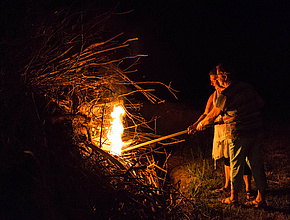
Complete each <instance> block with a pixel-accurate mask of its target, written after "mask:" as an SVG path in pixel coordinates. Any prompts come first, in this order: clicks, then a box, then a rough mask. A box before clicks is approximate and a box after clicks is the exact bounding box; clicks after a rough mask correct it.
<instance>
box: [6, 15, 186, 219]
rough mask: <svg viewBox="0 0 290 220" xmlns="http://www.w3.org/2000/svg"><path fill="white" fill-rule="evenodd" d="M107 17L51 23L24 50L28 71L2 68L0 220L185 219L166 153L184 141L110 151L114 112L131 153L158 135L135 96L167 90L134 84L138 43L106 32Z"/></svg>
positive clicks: (52, 18) (52, 19) (51, 19)
mask: <svg viewBox="0 0 290 220" xmlns="http://www.w3.org/2000/svg"><path fill="white" fill-rule="evenodd" d="M110 16H111V12H110V13H104V14H101V15H98V16H96V15H95V14H94V13H89V12H88V13H86V12H85V11H82V12H76V11H74V12H72V11H69V10H60V11H56V12H55V13H53V14H51V15H49V16H45V19H43V20H42V22H37V25H36V26H35V27H34V29H33V30H34V32H32V33H31V34H30V38H29V39H28V40H27V41H26V45H28V46H26V47H25V48H22V49H23V50H24V51H25V54H29V55H27V56H26V57H23V60H22V63H23V62H24V61H25V60H27V61H28V62H27V63H26V65H25V66H23V68H19V66H20V67H21V65H15V66H13V65H11V66H10V67H9V68H6V69H2V70H1V71H2V72H1V86H2V89H1V100H0V101H1V105H0V106H1V114H0V115H1V181H2V180H3V181H2V182H1V192H0V194H1V195H3V196H2V198H1V210H0V212H1V213H2V214H1V216H0V218H1V219H5V218H8V216H9V217H15V218H20V217H21V218H24V219H25V218H27V219H103V218H106V219H119V218H126V219H128V218H129V219H130V218H134V219H140V218H150V219H165V218H170V216H178V215H182V214H180V213H179V214H178V213H177V212H178V211H177V210H178V206H177V204H176V203H175V201H174V199H173V198H174V196H173V194H174V192H173V191H172V189H170V187H169V186H168V184H167V182H166V177H167V161H168V158H169V157H170V152H168V150H166V148H165V147H164V146H163V145H162V144H165V145H168V144H172V143H175V142H178V140H175V139H171V140H169V141H167V142H166V143H159V144H158V145H150V146H144V147H142V148H138V149H136V150H133V151H128V152H126V153H124V154H123V155H122V156H116V155H112V154H110V153H109V152H108V151H106V150H104V149H106V147H107V146H106V145H107V140H106V132H108V126H109V124H110V120H111V118H110V113H111V111H112V108H113V106H114V105H121V106H123V108H124V109H125V111H126V118H125V121H126V123H125V131H124V138H125V141H130V142H131V145H132V144H138V143H141V142H145V141H148V140H151V139H154V138H156V137H158V135H156V134H155V133H154V126H153V128H152V126H151V124H156V121H155V122H154V121H153V122H152V121H146V120H145V119H144V118H143V117H142V115H141V114H140V113H139V111H140V108H142V103H141V102H140V101H139V99H137V98H136V95H137V97H138V95H139V97H140V94H142V96H143V97H145V100H147V101H149V102H152V103H160V102H163V100H161V99H159V98H158V97H156V96H155V95H153V94H152V91H153V89H148V88H147V89H144V88H143V87H141V86H142V85H144V86H145V85H154V83H155V84H156V83H159V84H162V83H160V82H136V81H133V80H131V77H134V74H137V70H136V65H137V63H138V61H139V59H140V58H141V57H143V56H145V55H140V54H131V53H130V43H131V42H134V41H136V40H138V39H137V38H134V39H127V40H124V34H122V33H121V34H115V35H113V34H112V32H109V31H107V29H106V24H107V23H108V22H109V20H110V19H109V18H110ZM11 72H12V73H11ZM162 85H163V86H165V87H166V88H167V89H168V91H169V92H170V93H172V95H174V92H175V91H174V90H173V89H172V88H171V87H170V85H169V86H167V85H164V84H162ZM152 118H153V117H152ZM150 123H151V124H150Z"/></svg>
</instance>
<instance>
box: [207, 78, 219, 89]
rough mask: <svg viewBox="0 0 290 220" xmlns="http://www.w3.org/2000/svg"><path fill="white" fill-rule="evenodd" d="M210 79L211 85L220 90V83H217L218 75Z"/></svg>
mask: <svg viewBox="0 0 290 220" xmlns="http://www.w3.org/2000/svg"><path fill="white" fill-rule="evenodd" d="M209 78H210V82H211V85H212V86H214V88H215V89H218V88H219V83H218V81H217V76H216V75H210V76H209Z"/></svg>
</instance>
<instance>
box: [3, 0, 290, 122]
mask: <svg viewBox="0 0 290 220" xmlns="http://www.w3.org/2000/svg"><path fill="white" fill-rule="evenodd" d="M288 5H289V3H288V4H287V3H282V2H281V1H279V2H272V3H270V2H265V1H263V2H261V3H258V2H253V1H242V2H239V3H237V2H232V1H188V0H167V1H152V0H146V1H145V0H138V1H137V0H127V1H112V0H106V1H105V0H99V1H88V0H86V1H72V0H67V1H64V0H63V1H52V0H42V1H33V0H30V1H29V0H27V1H22V0H21V1H20V0H9V1H7V0H6V1H2V3H1V5H0V6H1V23H2V25H1V30H0V31H1V41H0V42H1V44H0V45H1V50H2V48H3V47H6V46H7V44H17V43H18V44H20V43H21V39H22V37H21V35H23V34H25V33H26V28H27V24H25V20H24V18H25V17H27V15H28V14H35V15H39V14H40V13H43V14H45V13H47V12H52V11H53V10H59V9H60V8H62V7H72V8H80V9H86V8H89V9H102V10H104V11H105V10H112V9H114V15H113V16H112V23H111V24H112V31H113V32H116V33H117V32H125V37H128V38H131V37H138V38H139V40H138V42H137V43H135V44H134V45H133V47H132V53H141V54H148V57H146V58H144V59H142V60H141V63H140V64H139V66H138V68H139V74H140V76H142V77H141V78H142V80H146V81H151V80H158V81H161V82H163V83H166V84H168V83H170V82H172V86H173V88H175V89H177V90H179V91H180V92H179V93H178V97H179V99H178V100H175V99H174V98H173V96H171V95H170V94H169V93H168V92H167V91H165V90H164V89H162V88H161V89H160V90H159V91H157V95H159V96H161V98H165V99H166V100H167V101H170V102H171V101H172V102H180V103H188V104H190V105H192V106H193V107H194V108H197V109H203V108H204V105H205V103H206V100H207V98H208V96H209V95H210V94H211V93H212V92H213V87H211V86H210V83H209V79H208V78H209V77H208V72H209V71H210V70H211V69H212V68H213V67H214V66H215V65H216V64H217V63H219V62H221V61H228V60H229V61H231V62H233V63H234V64H235V67H236V70H237V76H238V78H239V79H240V80H243V81H246V82H249V83H250V84H252V85H253V86H254V87H255V88H256V90H257V91H258V92H259V93H260V94H261V96H262V97H263V98H264V100H265V101H266V106H265V114H266V115H267V116H270V117H273V118H279V119H283V120H285V119H287V120H288V119H289V113H288V112H289V111H288V103H289V92H288V89H287V87H288V85H289V72H288V70H289V67H290V65H289V59H288V58H289V51H290V50H289V49H290V45H289V39H290V38H289V37H290V36H289V24H290V22H289V17H290V16H289V6H288ZM126 12H127V13H126ZM35 19H37V16H35ZM1 55H2V56H1V59H2V63H3V59H6V57H5V54H3V53H2V52H1Z"/></svg>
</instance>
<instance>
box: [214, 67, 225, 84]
mask: <svg viewBox="0 0 290 220" xmlns="http://www.w3.org/2000/svg"><path fill="white" fill-rule="evenodd" d="M216 72H217V81H218V83H219V84H220V85H221V86H224V85H225V77H224V76H223V75H222V74H223V72H222V71H221V70H220V69H219V68H217V71H216Z"/></svg>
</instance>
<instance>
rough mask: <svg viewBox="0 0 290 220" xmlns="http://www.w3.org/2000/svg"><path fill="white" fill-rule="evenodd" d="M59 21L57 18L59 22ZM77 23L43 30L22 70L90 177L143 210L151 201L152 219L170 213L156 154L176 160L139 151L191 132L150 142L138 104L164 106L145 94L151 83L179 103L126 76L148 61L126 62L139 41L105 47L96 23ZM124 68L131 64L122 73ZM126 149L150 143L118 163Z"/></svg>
mask: <svg viewBox="0 0 290 220" xmlns="http://www.w3.org/2000/svg"><path fill="white" fill-rule="evenodd" d="M61 13H62V12H60V14H57V16H58V17H61V16H62V15H63V14H61ZM78 16H80V14H74V15H71V16H69V17H64V18H63V20H62V21H59V23H57V24H51V26H47V27H46V26H41V27H40V30H39V33H47V34H45V35H42V34H41V35H38V36H36V38H38V39H39V41H38V42H40V45H37V47H36V50H35V52H34V56H33V57H32V59H31V60H30V62H29V63H28V65H27V66H26V67H25V69H24V70H23V72H24V73H23V76H24V77H25V80H26V82H27V85H28V87H29V88H30V89H31V91H33V92H34V93H36V94H38V95H40V96H42V97H44V98H45V99H46V101H47V108H46V109H47V111H48V114H50V117H51V118H54V120H51V122H62V121H64V120H70V121H71V122H72V128H73V140H74V144H75V145H76V146H78V147H79V152H80V154H81V155H82V157H83V159H84V162H83V164H84V167H86V169H88V170H90V171H92V172H94V173H100V175H102V176H106V177H110V178H111V183H112V185H113V186H114V188H115V189H116V190H124V191H127V192H128V193H130V197H131V198H132V200H134V201H137V202H140V203H141V204H143V205H144V204H146V203H148V198H150V199H151V200H152V201H151V202H149V203H150V204H149V205H148V206H150V209H151V210H153V212H157V210H160V209H161V208H163V209H164V210H165V209H166V208H165V207H166V202H165V201H164V200H163V199H162V194H163V193H164V191H163V190H162V186H163V185H164V183H165V180H166V173H167V172H166V164H163V165H162V166H159V165H157V164H158V163H157V162H156V161H155V159H154V156H153V154H154V153H155V154H160V153H162V154H164V155H165V157H166V158H165V163H166V162H167V160H168V157H169V156H170V154H167V152H166V151H165V149H163V150H164V151H165V153H163V152H162V149H160V148H159V149H158V151H157V150H154V149H153V148H152V145H151V146H150V149H149V148H148V149H146V148H141V146H145V145H149V144H153V143H156V142H158V141H161V140H165V139H169V138H173V137H175V136H177V135H181V134H184V133H185V131H182V132H179V133H176V134H172V135H168V136H166V137H161V138H158V139H156V140H152V139H153V138H155V137H156V136H157V135H155V134H152V133H148V132H147V131H148V130H149V131H150V132H152V131H153V129H152V128H151V127H150V126H149V123H148V122H147V121H146V120H145V119H144V118H143V117H142V115H140V113H139V112H138V110H140V108H141V104H140V103H134V101H133V98H132V97H133V95H134V94H136V93H142V94H143V95H144V96H145V97H146V98H147V99H148V100H149V101H150V102H152V103H161V102H164V100H162V99H160V98H158V97H157V96H155V95H154V94H152V93H151V92H152V91H154V89H143V88H142V87H141V86H140V85H141V84H145V83H147V84H152V85H153V84H161V85H163V86H165V87H166V88H167V89H168V91H169V92H170V93H172V94H173V95H174V97H176V95H175V92H176V91H175V90H174V89H173V88H172V87H171V85H168V86H167V85H165V84H163V83H160V82H134V81H133V80H131V79H130V78H129V77H128V76H127V73H135V72H137V70H136V69H134V68H135V65H136V64H137V62H138V61H139V59H140V58H141V57H145V56H146V55H142V54H138V55H135V54H128V51H129V50H128V47H130V43H131V42H132V41H135V40H138V38H133V39H128V40H125V41H124V43H118V38H121V37H122V36H123V33H120V34H117V35H115V36H111V37H108V39H107V40H101V39H102V38H101V35H100V34H99V30H98V26H97V25H96V24H94V22H88V23H83V20H84V19H83V18H82V19H79V18H78ZM106 16H109V15H108V14H107V15H106ZM106 16H103V17H102V18H103V19H105V18H106ZM70 20H71V21H72V23H73V21H74V20H77V21H78V23H77V24H75V28H74V30H75V31H73V30H71V25H69V24H71V22H70ZM80 21H81V22H80ZM92 24H93V25H92ZM52 30H53V31H52ZM124 61H131V63H129V64H128V66H127V67H124V70H122V68H121V67H120V66H121V64H123V63H125V62H124ZM176 98H177V97H176ZM51 106H54V107H53V108H52V107H51ZM49 109H53V110H52V111H49ZM116 111H119V113H118V114H117V113H116ZM61 119H64V120H61ZM115 126H116V127H115ZM115 135H117V136H115ZM123 139H124V140H123ZM126 142H127V143H138V142H139V143H140V142H145V143H143V144H139V145H136V146H133V147H129V148H125V149H124V150H123V152H124V154H123V155H122V156H120V155H121V148H122V147H123V146H124V145H125V144H126ZM172 143H173V142H172ZM137 148H138V149H137ZM133 150H134V151H133ZM109 152H112V154H110V153H109ZM128 180H130V181H128ZM138 187H139V188H138ZM141 195H142V196H141ZM146 196H147V197H146ZM153 197H154V198H155V200H154V199H153ZM156 198H158V199H156ZM150 199H149V200H150Z"/></svg>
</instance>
